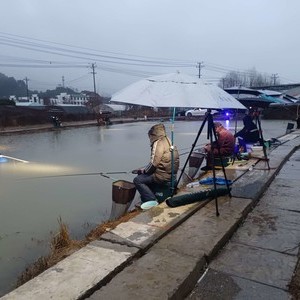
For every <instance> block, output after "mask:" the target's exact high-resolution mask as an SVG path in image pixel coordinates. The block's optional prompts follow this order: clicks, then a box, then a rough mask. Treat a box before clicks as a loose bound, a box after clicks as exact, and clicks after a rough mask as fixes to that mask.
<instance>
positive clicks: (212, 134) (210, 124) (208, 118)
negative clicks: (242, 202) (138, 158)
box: [174, 110, 231, 216]
mask: <svg viewBox="0 0 300 300" xmlns="http://www.w3.org/2000/svg"><path fill="white" fill-rule="evenodd" d="M206 122H207V139H209V140H210V145H211V151H210V155H211V157H210V158H211V162H212V171H213V183H214V195H215V197H214V199H215V203H216V215H217V216H219V215H220V214H219V208H218V197H217V184H216V171H215V155H214V149H215V148H217V150H218V158H220V161H221V166H222V171H223V174H224V178H225V181H226V186H227V190H228V194H229V196H230V197H231V193H230V188H229V184H228V180H227V177H226V172H225V167H224V162H223V158H222V155H221V151H220V146H219V144H218V136H217V134H216V130H215V126H214V121H213V116H212V114H211V111H210V110H207V113H206V115H205V118H204V120H203V122H202V124H201V126H200V129H199V131H198V134H197V136H196V139H195V141H194V143H193V144H192V148H191V150H190V153H189V155H188V157H187V159H186V161H185V164H184V166H183V168H182V170H181V173H180V176H179V178H178V180H177V183H176V185H175V188H174V191H176V188H177V185H178V183H179V182H180V179H181V177H182V175H183V173H184V170H185V168H186V166H187V164H188V161H189V159H190V157H191V155H192V153H193V150H194V148H195V146H196V144H197V141H198V139H199V137H200V135H201V133H202V131H203V128H204V125H205V123H206Z"/></svg>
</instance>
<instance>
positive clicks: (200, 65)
mask: <svg viewBox="0 0 300 300" xmlns="http://www.w3.org/2000/svg"><path fill="white" fill-rule="evenodd" d="M197 65H198V66H197V68H198V70H199V73H198V77H199V78H200V77H201V67H202V66H203V61H202V62H198V63H197Z"/></svg>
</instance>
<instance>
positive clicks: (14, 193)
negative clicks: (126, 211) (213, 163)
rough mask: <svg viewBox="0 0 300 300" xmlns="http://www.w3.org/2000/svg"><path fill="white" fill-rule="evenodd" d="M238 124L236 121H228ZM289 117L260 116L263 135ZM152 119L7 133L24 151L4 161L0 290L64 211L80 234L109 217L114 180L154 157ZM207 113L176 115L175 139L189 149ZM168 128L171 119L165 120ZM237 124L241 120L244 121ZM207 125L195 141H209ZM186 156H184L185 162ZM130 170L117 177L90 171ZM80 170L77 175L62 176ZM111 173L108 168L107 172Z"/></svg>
mask: <svg viewBox="0 0 300 300" xmlns="http://www.w3.org/2000/svg"><path fill="white" fill-rule="evenodd" d="M223 123H224V125H225V127H227V128H228V129H230V130H231V131H232V132H234V128H235V122H233V121H223ZM287 123H288V121H265V120H263V121H262V128H263V133H264V138H265V139H269V138H271V137H278V136H280V135H283V134H284V133H285V130H286V126H287ZM152 125H154V123H153V122H140V123H128V124H120V125H112V126H109V127H96V126H95V127H85V128H74V129H61V130H57V131H49V132H40V133H30V134H12V135H10V136H1V140H0V141H1V142H0V151H1V152H2V154H4V155H7V156H11V157H15V158H19V159H23V160H26V161H28V163H22V162H19V161H16V160H11V161H9V162H8V163H0V189H1V198H0V296H1V295H4V294H5V293H7V292H9V291H10V290H12V289H13V288H14V287H15V284H16V280H17V277H18V276H19V275H20V273H21V272H22V271H23V270H24V269H25V268H26V266H28V265H30V264H31V263H33V262H34V261H35V260H36V259H37V258H38V257H40V256H42V255H46V254H47V253H48V251H49V241H50V239H51V236H52V234H53V233H55V232H57V231H58V219H59V218H60V217H61V219H62V221H63V222H64V223H66V224H67V225H68V228H69V230H70V233H71V235H72V237H73V238H78V239H81V238H83V237H84V235H85V234H87V233H88V232H89V231H90V230H91V229H92V228H93V227H94V226H95V225H96V224H99V223H102V222H103V221H106V220H108V218H109V216H110V210H111V202H112V199H111V198H112V195H111V194H112V182H113V181H115V180H118V179H124V180H129V181H132V180H133V178H134V176H135V175H132V174H131V173H130V171H131V170H133V169H135V168H138V167H141V166H143V165H145V164H146V163H148V160H149V155H150V148H149V140H148V137H147V132H148V130H149V129H150V127H151V126H152ZM200 125H201V121H187V122H185V121H176V122H175V126H174V142H175V144H176V145H177V147H178V149H179V151H180V153H184V152H189V150H190V147H191V145H192V144H193V143H194V140H195V138H196V135H197V133H198V130H199V128H200ZM165 126H166V129H167V132H168V134H169V136H170V130H171V129H170V128H171V124H170V122H165ZM238 128H241V123H240V122H238ZM207 142H208V141H207V139H206V126H205V127H204V130H203V132H202V134H201V136H200V138H199V140H198V143H197V145H201V144H202V145H203V144H205V143H207ZM185 159H186V156H181V166H183V164H184V162H185ZM100 172H128V173H127V174H114V175H112V176H113V178H105V177H102V176H100V175H86V174H88V173H100ZM70 174H82V175H78V176H61V175H70ZM109 176H110V175H109Z"/></svg>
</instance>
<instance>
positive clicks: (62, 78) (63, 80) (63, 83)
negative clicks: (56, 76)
mask: <svg viewBox="0 0 300 300" xmlns="http://www.w3.org/2000/svg"><path fill="white" fill-rule="evenodd" d="M61 80H62V87H63V88H64V87H65V76H62V77H61Z"/></svg>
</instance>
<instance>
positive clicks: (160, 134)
mask: <svg viewBox="0 0 300 300" xmlns="http://www.w3.org/2000/svg"><path fill="white" fill-rule="evenodd" d="M148 136H149V139H150V145H151V158H150V162H149V163H148V165H147V166H146V167H145V168H142V169H138V170H134V171H133V173H137V174H138V176H136V177H135V178H134V180H133V183H134V184H135V187H136V189H137V190H138V191H139V193H140V195H141V200H142V202H146V201H156V200H157V199H156V197H155V195H154V193H153V191H152V190H151V185H153V184H164V183H167V182H171V179H172V168H173V174H174V178H173V180H174V181H175V179H176V174H177V172H178V168H179V155H178V151H177V149H176V147H175V146H173V147H172V145H171V141H170V139H169V138H168V137H167V135H166V130H165V126H164V125H163V124H156V125H154V126H152V127H151V129H150V130H149V132H148ZM172 152H173V166H172Z"/></svg>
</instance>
